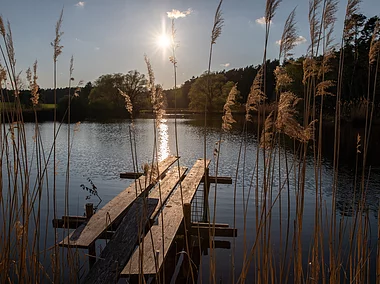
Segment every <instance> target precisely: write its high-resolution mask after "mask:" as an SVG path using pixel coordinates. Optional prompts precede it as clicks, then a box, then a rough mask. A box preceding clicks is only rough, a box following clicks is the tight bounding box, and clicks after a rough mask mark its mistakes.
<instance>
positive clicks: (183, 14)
mask: <svg viewBox="0 0 380 284" xmlns="http://www.w3.org/2000/svg"><path fill="white" fill-rule="evenodd" d="M192 12H193V10H191V9H190V8H189V9H187V10H186V11H182V12H181V11H179V10H176V9H173V10H172V11H171V12H166V14H167V15H168V18H170V19H178V18H185V17H186V16H188V15H190V14H191V13H192Z"/></svg>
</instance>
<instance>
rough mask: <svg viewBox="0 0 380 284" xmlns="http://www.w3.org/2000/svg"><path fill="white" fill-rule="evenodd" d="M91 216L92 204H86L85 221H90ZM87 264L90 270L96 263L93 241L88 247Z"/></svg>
mask: <svg viewBox="0 0 380 284" xmlns="http://www.w3.org/2000/svg"><path fill="white" fill-rule="evenodd" d="M92 215H94V204H93V203H86V219H87V221H88V220H90V219H91V217H92ZM88 255H89V259H88V263H89V264H90V269H91V267H92V266H93V265H94V263H95V262H96V249H95V241H94V242H93V243H92V244H91V245H90V246H89V247H88Z"/></svg>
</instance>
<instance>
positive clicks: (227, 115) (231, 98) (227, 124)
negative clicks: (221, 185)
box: [222, 84, 238, 131]
mask: <svg viewBox="0 0 380 284" xmlns="http://www.w3.org/2000/svg"><path fill="white" fill-rule="evenodd" d="M237 94H238V90H237V84H235V85H234V86H233V87H232V89H231V91H230V93H229V94H228V97H227V101H226V103H225V104H224V107H223V112H224V115H223V116H222V120H223V124H222V128H223V129H224V130H225V131H228V130H231V129H232V123H235V122H236V120H235V119H234V118H233V116H232V111H231V106H233V105H234V104H235V99H236V95H237Z"/></svg>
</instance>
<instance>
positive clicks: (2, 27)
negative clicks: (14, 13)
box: [0, 15, 6, 37]
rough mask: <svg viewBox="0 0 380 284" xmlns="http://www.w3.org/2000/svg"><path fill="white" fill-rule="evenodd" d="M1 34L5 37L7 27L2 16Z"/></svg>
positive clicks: (0, 22)
mask: <svg viewBox="0 0 380 284" xmlns="http://www.w3.org/2000/svg"><path fill="white" fill-rule="evenodd" d="M0 34H1V35H2V36H3V37H5V34H6V32H5V25H4V21H3V17H2V16H1V15H0Z"/></svg>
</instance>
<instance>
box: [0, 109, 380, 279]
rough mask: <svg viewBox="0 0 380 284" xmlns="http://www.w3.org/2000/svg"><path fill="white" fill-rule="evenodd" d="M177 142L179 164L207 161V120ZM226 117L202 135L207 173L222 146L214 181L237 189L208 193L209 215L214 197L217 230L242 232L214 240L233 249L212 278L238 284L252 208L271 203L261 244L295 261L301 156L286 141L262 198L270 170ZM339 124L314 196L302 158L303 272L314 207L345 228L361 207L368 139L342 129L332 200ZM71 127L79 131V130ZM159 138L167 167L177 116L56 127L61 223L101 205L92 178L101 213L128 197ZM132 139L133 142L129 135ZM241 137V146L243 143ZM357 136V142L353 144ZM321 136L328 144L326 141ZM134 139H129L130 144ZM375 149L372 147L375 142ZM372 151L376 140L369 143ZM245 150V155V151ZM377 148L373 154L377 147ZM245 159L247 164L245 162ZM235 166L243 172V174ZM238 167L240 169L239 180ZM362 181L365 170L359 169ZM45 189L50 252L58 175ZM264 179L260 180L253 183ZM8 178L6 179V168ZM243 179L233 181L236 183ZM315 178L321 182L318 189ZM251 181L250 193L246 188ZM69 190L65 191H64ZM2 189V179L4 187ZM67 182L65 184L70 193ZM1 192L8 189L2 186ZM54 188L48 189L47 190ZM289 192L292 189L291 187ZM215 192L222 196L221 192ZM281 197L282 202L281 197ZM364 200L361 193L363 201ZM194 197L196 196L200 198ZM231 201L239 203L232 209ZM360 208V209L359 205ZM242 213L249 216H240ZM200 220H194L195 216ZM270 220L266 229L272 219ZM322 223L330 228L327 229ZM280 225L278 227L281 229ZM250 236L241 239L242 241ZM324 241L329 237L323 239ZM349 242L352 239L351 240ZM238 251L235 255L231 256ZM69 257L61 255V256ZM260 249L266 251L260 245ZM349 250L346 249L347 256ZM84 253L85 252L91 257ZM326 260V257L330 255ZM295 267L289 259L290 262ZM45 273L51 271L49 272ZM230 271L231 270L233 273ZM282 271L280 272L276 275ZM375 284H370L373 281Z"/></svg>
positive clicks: (195, 121)
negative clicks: (362, 151) (360, 141)
mask: <svg viewBox="0 0 380 284" xmlns="http://www.w3.org/2000/svg"><path fill="white" fill-rule="evenodd" d="M176 123H177V133H178V135H177V139H178V151H179V156H180V157H181V158H180V164H181V165H183V166H187V167H191V166H192V165H193V164H194V163H195V161H196V160H197V159H198V158H202V157H203V156H204V142H203V141H204V132H205V128H204V126H203V124H204V122H203V117H202V116H199V117H198V116H191V115H186V116H181V117H179V118H177V121H176ZM220 125H221V119H220V117H213V118H212V119H210V121H209V123H208V126H207V128H206V132H207V147H206V149H207V151H206V152H207V157H208V158H209V159H211V160H212V162H211V166H210V174H211V175H215V171H216V156H215V155H214V152H215V148H216V144H215V143H216V142H218V141H219V140H220V139H221V141H222V142H221V145H220V151H219V162H218V165H219V167H218V169H217V170H218V175H219V176H230V177H232V178H233V184H232V185H220V184H218V185H217V187H215V185H213V184H212V185H211V191H210V199H209V204H210V210H211V216H213V214H214V210H213V207H214V200H215V199H214V198H215V196H216V211H215V219H216V222H217V223H228V224H230V226H233V224H236V228H237V229H238V237H237V238H236V239H235V240H233V239H229V238H218V239H222V240H229V241H230V242H231V249H229V250H228V249H216V250H215V253H216V259H217V262H216V270H215V278H216V279H217V281H221V283H230V282H231V280H232V274H234V275H235V278H234V279H235V282H236V281H237V279H238V277H239V275H240V273H241V270H242V268H243V261H244V259H247V257H248V256H246V253H245V252H249V251H250V250H251V247H252V245H254V243H255V240H256V233H255V232H256V229H257V222H256V214H257V213H256V210H257V208H262V207H263V206H264V205H265V202H263V200H264V199H263V196H266V200H267V203H268V204H271V203H272V202H271V200H272V201H276V203H275V205H274V206H273V208H272V211H271V214H270V219H268V220H270V222H271V223H270V225H268V224H266V225H265V226H266V228H267V229H266V230H265V232H266V233H269V232H271V234H270V237H269V236H268V235H266V236H265V237H266V238H267V240H264V239H262V238H260V241H259V242H261V244H262V245H268V244H270V247H271V254H272V255H273V258H274V259H275V256H277V255H279V256H280V257H284V256H285V257H287V258H288V259H289V260H290V259H292V245H293V244H292V241H291V240H292V235H293V233H294V229H293V227H294V220H295V219H296V213H295V212H296V204H295V203H296V202H295V200H296V196H297V190H296V184H297V181H298V179H297V178H296V176H297V174H296V173H295V169H296V165H297V163H294V162H295V161H296V158H295V157H294V156H293V150H292V142H291V141H287V143H286V145H287V146H281V147H277V148H276V155H274V157H275V159H274V160H273V161H272V166H273V172H272V173H271V182H270V184H271V190H270V193H265V192H264V191H263V188H262V187H260V186H259V187H256V186H255V185H256V184H257V182H256V181H258V184H262V182H263V181H262V172H263V169H264V163H265V161H264V159H263V158H262V156H261V155H262V154H261V151H260V153H259V156H260V159H259V163H258V169H256V156H257V137H256V134H255V131H253V130H252V131H248V133H247V134H245V135H244V136H242V135H241V129H242V128H241V125H240V124H239V125H237V126H235V127H234V129H233V130H232V131H231V132H229V133H225V132H223V133H221V130H220ZM332 127H333V126H326V128H325V129H324V133H325V134H324V137H325V138H326V141H325V140H324V141H323V147H324V153H325V154H324V155H323V157H322V166H321V168H320V170H319V171H318V174H320V176H321V179H320V180H321V181H322V182H320V183H318V184H319V185H318V186H319V189H320V193H319V194H318V193H317V192H316V179H315V168H314V162H313V153H312V152H311V151H310V153H308V155H307V157H306V168H305V177H306V180H305V191H304V207H303V210H304V211H303V220H302V224H303V230H302V241H301V243H302V256H303V266H304V269H305V271H307V270H308V255H309V254H310V243H311V241H312V239H313V236H314V220H315V207H316V206H315V205H316V202H320V204H323V205H322V206H321V208H322V210H323V214H322V213H320V214H321V216H322V215H323V216H324V217H326V220H324V221H323V223H324V224H326V225H328V218H327V216H329V214H331V207H332V202H335V205H336V208H337V212H336V214H337V220H338V221H337V223H338V224H339V222H340V221H341V220H343V221H345V222H347V224H351V222H352V220H353V217H352V212H353V209H354V208H353V207H355V206H356V205H355V204H354V205H353V200H357V199H359V198H358V197H357V195H358V192H357V191H355V190H354V182H355V157H356V140H355V137H356V135H357V133H362V132H363V130H362V129H361V128H360V127H355V126H352V125H345V126H342V131H341V133H342V138H341V139H342V141H343V142H342V145H344V146H345V147H342V150H341V155H342V159H341V160H342V162H341V163H340V171H339V178H338V185H337V193H336V198H335V200H333V199H332V196H333V194H332V192H333V174H334V171H333V159H332V155H331V149H332V147H333V146H332V145H333V142H331V141H328V140H327V139H332V137H333V136H332V134H331V133H333V130H331V129H332ZM74 128H76V129H75V131H74ZM25 130H26V138H27V140H28V152H29V156H28V159H29V164H30V167H32V170H31V176H32V177H33V172H35V169H36V162H35V161H36V160H35V157H34V155H33V153H34V152H33V151H34V148H33V147H34V146H33V145H34V143H33V137H34V136H35V125H34V124H33V123H26V124H25ZM376 130H377V129H376V128H375V130H373V135H374V137H375V138H374V140H373V141H376V143H378V142H377V141H379V140H380V139H378V140H376V138H377V137H378V135H379V133H380V131H376ZM155 131H156V133H157V151H158V158H159V159H163V158H165V157H166V156H168V155H170V154H172V155H175V154H176V140H175V119H174V116H172V115H168V116H167V117H165V119H164V120H163V121H162V122H161V123H160V124H159V125H158V126H157V127H156V125H155V123H154V120H153V119H149V118H141V119H135V120H134V121H133V125H132V124H131V121H130V120H125V121H116V122H107V123H100V122H83V123H81V124H80V125H79V126H75V125H74V124H72V125H70V126H69V125H67V124H63V125H62V126H61V127H60V131H59V135H58V137H57V161H58V163H57V167H56V169H55V172H56V178H57V198H56V200H57V216H58V217H60V216H62V215H64V214H70V215H83V214H84V205H85V204H86V203H87V202H93V203H94V204H97V203H98V199H97V198H96V197H95V196H91V195H89V193H88V191H86V190H83V189H82V187H81V185H82V184H83V185H84V186H87V187H91V184H90V182H89V180H88V179H90V180H91V181H92V182H93V183H94V184H95V185H96V187H97V191H98V194H99V196H100V197H101V199H102V202H101V203H100V204H99V208H100V207H102V206H104V205H105V204H106V203H107V202H108V201H109V200H111V199H112V198H113V197H114V196H116V195H117V194H118V193H119V192H121V191H122V190H123V189H125V188H126V187H127V186H128V185H129V184H130V183H131V180H126V179H120V178H119V174H120V172H125V171H129V172H132V171H134V168H133V160H132V152H131V148H133V147H134V145H136V153H137V161H138V166H139V168H138V171H142V169H141V166H142V165H143V164H144V163H150V162H151V160H152V157H153V155H154V151H153V150H154V146H155V143H154V142H155V139H154V133H155ZM68 132H70V135H71V137H70V139H71V140H70V145H69V146H68V140H67V137H68ZM40 133H41V139H42V143H43V145H44V152H45V153H46V156H47V155H48V153H49V151H50V149H51V145H52V142H53V135H52V133H53V123H52V122H44V123H41V124H40ZM131 133H133V134H132V136H131ZM242 137H244V139H243V138H242ZM353 137H354V138H353ZM131 138H133V139H135V143H134V142H133V143H131ZM325 138H324V139H325ZM133 139H132V141H133ZM371 143H372V142H371ZM373 143H374V145H376V144H375V142H373ZM241 145H242V148H240V146H241ZM372 148H373V149H372ZM68 149H71V153H70V155H71V159H70V164H69V177H67V175H66V173H67V169H68V163H67V156H68V151H69V150H68ZM240 149H242V153H245V155H243V154H242V155H241V158H240V160H239V151H241V150H240ZM376 149H378V147H371V149H370V150H371V151H372V152H371V154H370V155H369V156H370V158H369V164H370V165H372V168H371V171H368V170H367V171H366V176H367V177H369V178H366V180H365V183H366V189H367V191H366V197H367V198H366V202H365V207H366V208H367V210H368V217H369V218H368V220H369V224H370V225H369V227H370V228H371V232H370V234H369V236H368V240H369V242H368V244H367V245H368V246H369V247H373V245H376V242H377V211H378V203H379V197H380V171H379V168H378V167H379V164H376V163H379V161H378V157H379V156H378V153H376V152H375V151H376ZM243 157H245V158H243ZM285 160H288V165H287V166H288V167H289V175H288V179H287V175H286V163H285V162H284V161H285ZM238 165H239V167H238ZM237 167H238V169H239V171H238V172H237V171H236V170H237ZM358 171H359V173H360V172H361V170H360V169H359V170H358ZM48 172H49V173H50V176H49V185H48V186H47V185H46V184H45V185H44V191H43V193H42V196H41V200H42V201H41V220H44V221H43V222H41V224H40V229H41V231H42V232H45V230H46V231H47V238H46V246H47V247H48V248H50V247H52V246H53V245H54V230H53V228H52V223H51V220H52V219H53V212H52V208H53V202H52V189H51V188H52V179H53V178H52V174H53V169H52V167H49V169H48ZM257 173H258V175H257ZM3 175H5V176H6V173H5V172H4V165H3ZM235 176H237V179H236V178H235ZM320 180H319V181H320ZM252 181H253V186H250V185H251V184H252ZM67 182H68V183H67ZM3 183H4V181H3ZM66 184H69V186H66ZM4 188H5V187H4ZM47 188H48V189H47ZM287 188H289V190H288V189H287ZM215 190H216V192H215ZM65 192H68V199H66V202H67V200H68V203H69V206H68V208H69V210H68V212H65V211H66V210H65ZM279 192H281V194H279ZM359 195H360V194H359ZM196 198H198V197H196ZM234 201H235V202H234ZM356 203H357V201H356ZM234 204H235V206H236V207H235V218H234ZM244 208H245V210H246V214H244ZM265 212H269V211H265ZM1 216H2V215H1V214H0V217H1ZM194 218H196V216H195V217H194ZM268 222H269V221H268ZM325 222H326V223H325ZM280 227H281V229H280ZM286 228H289V229H288V234H289V236H290V237H289V238H290V240H289V242H290V244H289V247H288V249H287V253H286V254H285V253H284V252H285V249H284V248H285V236H286ZM58 231H59V236H58V239H61V238H62V237H63V233H64V232H62V231H63V230H61V231H60V230H58ZM244 232H245V233H244ZM325 234H326V233H324V235H323V238H326V237H327V236H326V235H325ZM345 234H348V232H345ZM44 242H45V238H42V239H41V246H42V245H43V244H44ZM104 245H105V243H104V242H103V241H99V242H97V250H98V252H99V250H101V249H102V247H103V246H104ZM347 246H348V243H347V242H346V241H344V242H343V247H344V248H346V247H347ZM234 247H235V249H233V248H234ZM65 250H66V249H61V252H63V255H64V253H65ZM261 250H263V247H261ZM233 251H234V261H235V265H234V270H233V269H232V266H231V260H232V254H233ZM342 251H344V249H343V250H342ZM85 253H86V251H83V252H81V254H83V255H84V254H85ZM327 258H328V257H327ZM371 259H372V260H373V261H374V260H375V259H376V249H375V250H374V252H373V254H371ZM49 261H50V257H49V255H48V254H47V255H45V257H44V258H43V260H41V262H42V263H44V265H46V266H49V265H50V264H49ZM209 261H210V255H203V256H202V257H201V265H200V267H199V268H200V270H199V278H198V279H199V280H202V282H204V283H207V282H208V281H209ZM274 262H275V263H274V264H273V267H277V268H278V265H279V264H278V263H277V260H276V259H275V260H274ZM290 262H292V261H290ZM257 265H258V264H257V263H256V264H255V258H254V259H253V261H252V263H251V264H250V265H248V266H249V267H250V269H249V271H248V274H247V280H248V282H252V281H253V280H254V279H256V277H257V275H256V273H255V271H257ZM47 270H49V269H47ZM233 271H234V272H233ZM371 271H372V272H371V273H370V274H371V279H372V277H375V276H374V275H375V271H373V270H371ZM277 273H278V271H276V272H275V273H274V274H277ZM291 279H293V276H292V270H290V272H289V281H290V280H291ZM373 279H374V278H373Z"/></svg>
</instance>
